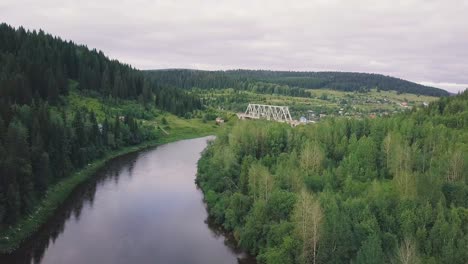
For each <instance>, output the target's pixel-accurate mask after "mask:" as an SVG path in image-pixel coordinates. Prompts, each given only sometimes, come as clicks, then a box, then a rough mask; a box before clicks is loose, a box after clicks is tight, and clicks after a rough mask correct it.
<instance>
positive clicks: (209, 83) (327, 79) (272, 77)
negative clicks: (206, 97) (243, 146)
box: [145, 69, 449, 97]
mask: <svg viewBox="0 0 468 264" xmlns="http://www.w3.org/2000/svg"><path fill="white" fill-rule="evenodd" d="M145 73H146V74H147V75H148V76H149V77H150V78H151V79H153V80H156V81H157V82H159V83H161V84H164V85H166V86H172V87H179V88H183V89H192V88H201V89H212V88H215V89H226V88H233V89H236V90H247V91H255V92H259V93H267V94H282V95H291V96H302V97H306V96H307V91H306V90H307V89H324V88H326V89H334V90H337V91H357V92H367V91H370V90H371V89H377V90H382V91H389V90H393V91H397V92H399V93H411V94H419V95H429V96H448V95H449V93H448V92H447V91H445V90H442V89H439V88H434V87H428V86H423V85H420V84H417V83H413V82H409V81H406V80H402V79H399V78H394V77H390V76H384V75H381V74H371V73H357V72H293V71H265V70H228V71H199V70H189V69H174V70H151V71H145Z"/></svg>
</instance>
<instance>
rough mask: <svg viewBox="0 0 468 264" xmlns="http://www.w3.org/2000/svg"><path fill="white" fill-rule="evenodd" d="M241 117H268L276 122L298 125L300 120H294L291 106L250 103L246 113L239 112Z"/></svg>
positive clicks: (238, 115)
mask: <svg viewBox="0 0 468 264" xmlns="http://www.w3.org/2000/svg"><path fill="white" fill-rule="evenodd" d="M237 117H238V118H239V119H266V120H271V121H276V122H282V123H288V124H290V125H291V126H296V125H297V124H298V123H299V122H298V121H297V120H293V119H292V117H291V113H289V107H287V106H277V105H262V104H249V105H248V106H247V110H245V112H244V113H238V114H237Z"/></svg>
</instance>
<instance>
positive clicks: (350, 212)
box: [197, 91, 468, 264]
mask: <svg viewBox="0 0 468 264" xmlns="http://www.w3.org/2000/svg"><path fill="white" fill-rule="evenodd" d="M467 169H468V92H466V91H465V92H464V93H463V94H461V95H458V96H455V97H451V98H442V99H440V100H439V101H436V102H434V103H432V104H430V105H429V107H427V108H422V109H414V110H413V111H411V112H407V113H404V114H399V115H395V116H393V117H388V118H380V119H373V120H371V119H363V120H355V119H345V118H342V119H338V118H337V119H329V120H327V121H323V122H320V123H318V124H315V125H310V126H302V127H300V126H299V127H295V128H291V127H289V126H287V125H284V124H278V123H271V122H260V121H254V122H252V121H244V122H239V123H238V124H237V125H236V126H235V127H234V128H233V129H232V130H226V131H225V132H224V133H222V134H221V135H219V136H218V137H217V138H216V140H214V142H212V143H211V144H210V145H209V147H208V148H207V149H206V150H205V152H204V153H203V155H202V158H201V159H200V161H199V163H198V176H197V181H198V184H199V185H200V186H201V188H202V189H203V191H204V193H205V200H206V202H207V204H208V208H209V213H210V215H211V217H212V218H213V219H214V221H215V222H216V223H218V224H220V225H222V226H223V227H224V228H225V229H227V230H229V231H231V232H232V233H233V235H234V237H235V238H236V240H237V241H238V243H239V245H240V247H241V248H243V249H245V250H248V251H249V252H251V253H252V254H253V255H256V256H257V260H258V261H259V262H260V263H278V264H281V263H376V264H377V263H408V264H409V263H411V264H414V263H451V264H455V263H459V264H464V263H466V261H467V259H468V250H467V249H468V173H467Z"/></svg>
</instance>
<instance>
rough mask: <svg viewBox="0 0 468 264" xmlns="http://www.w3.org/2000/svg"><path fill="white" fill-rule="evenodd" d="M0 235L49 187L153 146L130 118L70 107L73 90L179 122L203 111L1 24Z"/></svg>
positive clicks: (112, 66)
mask: <svg viewBox="0 0 468 264" xmlns="http://www.w3.org/2000/svg"><path fill="white" fill-rule="evenodd" d="M0 65H1V67H0V231H2V230H4V229H6V228H8V227H10V226H13V225H14V224H15V223H17V222H18V221H19V220H20V219H21V218H22V217H24V216H26V215H28V214H29V213H31V212H32V211H33V210H34V208H35V206H36V205H37V204H38V203H39V201H40V200H41V198H43V197H44V196H45V195H46V192H47V189H48V187H49V186H52V185H54V184H56V183H58V182H59V181H61V180H63V179H65V178H67V177H68V176H70V175H71V174H72V173H73V172H74V171H76V170H78V169H80V168H83V167H85V166H86V165H87V164H88V163H90V162H92V161H93V160H96V159H98V158H100V157H103V156H104V155H105V154H106V153H107V152H109V151H112V150H117V149H120V148H122V147H125V146H129V145H136V144H139V143H141V142H143V141H146V140H151V139H154V138H155V136H156V134H155V133H154V127H151V126H145V125H143V124H142V122H141V120H139V119H138V118H137V117H136V116H135V115H136V113H134V112H132V111H127V112H122V113H120V114H106V115H105V116H103V117H98V116H97V115H96V113H95V112H93V111H90V110H89V109H86V108H78V109H76V108H71V107H70V105H69V101H68V97H67V95H69V93H70V92H71V89H75V90H76V92H77V93H87V94H92V95H93V96H94V97H96V98H101V99H102V100H106V101H110V102H114V103H115V104H119V103H120V102H121V101H122V100H133V101H137V102H139V103H141V104H142V105H146V106H148V107H150V106H151V107H157V108H159V109H162V110H165V111H168V112H171V113H174V114H177V115H185V114H186V113H188V112H191V111H193V110H196V109H201V102H200V100H199V99H198V98H197V97H196V96H194V95H190V94H187V93H186V92H185V91H182V90H179V89H173V88H168V87H163V86H160V85H159V84H157V83H156V82H154V81H152V80H150V79H148V78H147V77H145V75H144V74H143V73H142V72H141V71H138V70H136V69H134V68H132V67H130V66H129V65H126V64H122V63H120V62H118V61H116V60H110V59H108V58H107V57H106V56H105V55H104V54H103V53H102V52H98V51H96V50H89V49H88V48H87V47H86V46H82V45H76V44H74V43H73V42H71V41H63V40H61V39H60V38H57V37H53V36H51V35H49V34H45V33H44V32H43V31H38V32H37V31H26V30H25V29H23V28H21V27H20V28H18V29H15V28H12V27H10V26H8V25H6V24H0Z"/></svg>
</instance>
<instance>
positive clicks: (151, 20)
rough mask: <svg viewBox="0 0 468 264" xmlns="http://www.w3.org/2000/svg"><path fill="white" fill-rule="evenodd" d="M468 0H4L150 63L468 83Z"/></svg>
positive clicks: (14, 10) (15, 18) (55, 29)
mask: <svg viewBox="0 0 468 264" xmlns="http://www.w3.org/2000/svg"><path fill="white" fill-rule="evenodd" d="M467 14H468V1H466V0H446V1H444V0H404V1H398V0H397V1H395V0H394V1H391V0H381V1H371V0H302V1H294V0H293V1H291V0H290V1H282V0H281V1H279V0H268V1H265V0H257V1H251V0H250V1H245V0H237V1H223V0H192V1H189V0H163V1H158V0H134V1H129V0H127V1H109V0H102V1H91V0H81V1H73V0H61V1H57V0H43V1H31V0H29V1H23V0H3V1H1V2H0V18H1V19H2V20H3V22H6V23H9V24H11V25H13V26H20V25H23V26H25V27H26V28H29V29H38V28H42V29H44V30H45V31H47V32H50V33H52V34H56V35H59V36H61V37H63V38H65V39H71V40H74V41H75V42H77V43H83V44H86V45H88V46H89V47H91V48H97V49H101V50H103V51H104V52H105V53H106V54H108V55H109V56H110V57H112V58H117V59H119V60H121V61H124V62H127V63H130V64H132V65H134V66H135V67H137V68H141V69H155V68H197V69H233V68H249V69H272V70H301V71H302V70H339V71H358V72H375V73H382V74H387V75H392V76H396V77H400V78H404V79H408V80H412V81H415V82H419V83H424V84H431V85H434V86H437V87H441V88H444V89H447V90H449V91H458V90H462V89H464V88H467V87H468V26H467V25H468V15H467Z"/></svg>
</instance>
